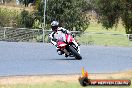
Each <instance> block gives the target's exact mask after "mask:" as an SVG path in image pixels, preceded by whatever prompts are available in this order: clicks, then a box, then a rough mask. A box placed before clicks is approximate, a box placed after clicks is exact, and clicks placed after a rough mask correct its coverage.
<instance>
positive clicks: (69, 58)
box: [49, 58, 77, 60]
mask: <svg viewBox="0 0 132 88" xmlns="http://www.w3.org/2000/svg"><path fill="white" fill-rule="evenodd" d="M49 60H77V59H75V58H64V59H49Z"/></svg>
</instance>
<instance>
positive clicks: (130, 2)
mask: <svg viewBox="0 0 132 88" xmlns="http://www.w3.org/2000/svg"><path fill="white" fill-rule="evenodd" d="M96 7H97V8H96V9H97V12H98V14H99V15H100V19H99V20H100V22H101V23H102V24H103V26H104V27H106V28H107V29H108V28H112V27H113V26H114V25H117V23H118V21H119V19H122V21H123V24H124V26H125V29H126V33H127V34H132V0H96Z"/></svg>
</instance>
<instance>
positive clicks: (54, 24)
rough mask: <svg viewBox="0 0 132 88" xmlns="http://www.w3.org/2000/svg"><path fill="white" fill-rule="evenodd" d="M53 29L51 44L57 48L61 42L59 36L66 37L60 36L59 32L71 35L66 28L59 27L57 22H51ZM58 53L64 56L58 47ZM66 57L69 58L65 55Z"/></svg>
mask: <svg viewBox="0 0 132 88" xmlns="http://www.w3.org/2000/svg"><path fill="white" fill-rule="evenodd" d="M51 28H52V33H51V34H50V35H49V37H50V38H51V43H52V44H53V45H55V46H56V47H57V42H58V40H59V39H57V38H58V36H59V37H61V38H62V37H63V38H64V37H65V36H64V35H61V34H60V35H59V34H58V32H62V33H64V34H71V33H70V32H69V31H68V30H66V29H65V28H62V27H59V22H57V21H52V22H51ZM56 36H57V37H56ZM57 52H58V54H59V55H62V54H64V52H63V51H62V50H61V49H60V48H58V47H57ZM65 56H66V57H67V55H65Z"/></svg>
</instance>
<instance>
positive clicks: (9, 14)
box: [0, 8, 19, 27]
mask: <svg viewBox="0 0 132 88" xmlns="http://www.w3.org/2000/svg"><path fill="white" fill-rule="evenodd" d="M18 17H19V12H18V11H15V10H8V9H6V8H5V9H1V8H0V26H6V27H7V26H13V27H16V26H17V19H18Z"/></svg>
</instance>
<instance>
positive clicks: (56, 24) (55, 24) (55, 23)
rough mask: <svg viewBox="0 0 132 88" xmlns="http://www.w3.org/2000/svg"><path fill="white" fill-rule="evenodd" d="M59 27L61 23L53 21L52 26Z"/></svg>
mask: <svg viewBox="0 0 132 88" xmlns="http://www.w3.org/2000/svg"><path fill="white" fill-rule="evenodd" d="M58 25H59V22H57V21H53V22H52V23H51V26H58Z"/></svg>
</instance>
